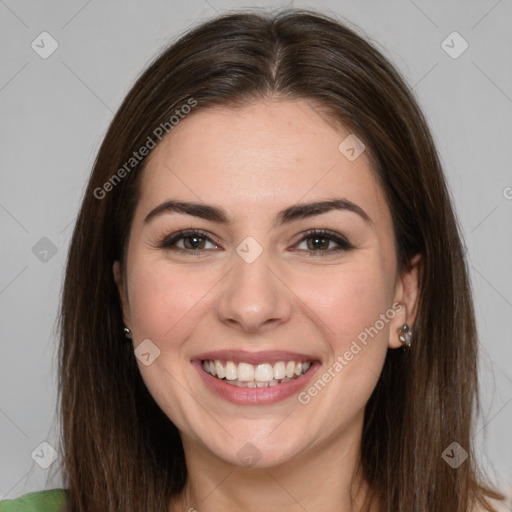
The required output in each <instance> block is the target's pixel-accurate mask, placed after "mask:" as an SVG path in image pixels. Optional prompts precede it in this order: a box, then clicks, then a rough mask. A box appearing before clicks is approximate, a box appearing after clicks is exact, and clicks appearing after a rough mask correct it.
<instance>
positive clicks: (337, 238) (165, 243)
mask: <svg viewBox="0 0 512 512" xmlns="http://www.w3.org/2000/svg"><path fill="white" fill-rule="evenodd" d="M194 235H198V237H199V238H203V239H205V240H206V241H208V242H210V243H212V244H213V245H215V246H216V248H219V247H220V248H222V246H221V244H220V243H219V242H218V241H217V240H216V238H215V237H214V236H213V235H211V234H210V233H208V232H206V231H203V230H202V229H195V228H188V229H183V230H179V231H176V232H175V233H172V234H171V235H168V236H165V237H163V238H162V240H161V241H160V242H159V243H158V247H159V248H161V249H171V248H172V249H173V250H175V251H180V252H184V253H188V254H199V253H205V252H208V251H211V250H213V249H184V248H182V247H176V246H174V247H172V246H173V245H174V244H176V242H178V241H179V240H182V239H184V238H187V237H191V236H194ZM299 236H300V237H301V238H300V239H299V240H298V241H297V242H295V243H294V244H293V246H292V247H293V249H291V250H292V251H294V250H299V251H305V252H307V253H309V254H310V255H324V254H332V253H336V252H340V251H349V250H350V249H353V248H354V246H353V245H352V244H351V243H350V242H349V241H348V240H347V238H346V237H345V236H343V235H341V234H340V233H337V232H336V231H331V230H329V229H309V230H307V231H304V232H303V233H301V234H300V235H299ZM314 236H316V237H323V238H326V239H327V240H330V241H331V242H334V243H335V244H337V247H335V248H331V249H327V250H320V249H318V250H313V249H296V247H297V245H299V244H301V243H302V242H304V241H305V240H307V239H308V238H312V237H314Z"/></svg>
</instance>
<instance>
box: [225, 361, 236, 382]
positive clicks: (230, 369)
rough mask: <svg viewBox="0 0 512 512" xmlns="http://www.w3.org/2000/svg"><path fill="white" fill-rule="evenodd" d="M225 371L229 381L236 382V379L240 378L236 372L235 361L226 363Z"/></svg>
mask: <svg viewBox="0 0 512 512" xmlns="http://www.w3.org/2000/svg"><path fill="white" fill-rule="evenodd" d="M225 371H226V379H227V380H236V378H237V377H238V375H237V372H236V366H235V363H233V361H228V362H227V363H226V368H225Z"/></svg>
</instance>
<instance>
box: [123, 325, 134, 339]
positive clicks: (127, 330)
mask: <svg viewBox="0 0 512 512" xmlns="http://www.w3.org/2000/svg"><path fill="white" fill-rule="evenodd" d="M123 331H124V335H125V336H126V337H127V338H131V337H132V331H130V329H128V327H125V328H124V329H123Z"/></svg>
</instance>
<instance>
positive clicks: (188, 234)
mask: <svg viewBox="0 0 512 512" xmlns="http://www.w3.org/2000/svg"><path fill="white" fill-rule="evenodd" d="M158 247H160V248H161V249H166V250H170V251H181V252H189V253H191V254H198V253H202V252H207V251H211V250H216V249H219V246H218V245H217V244H216V243H215V242H213V241H212V240H211V238H210V237H209V236H208V235H207V234H206V233H202V232H201V231H179V232H177V233H173V234H172V235H170V236H167V237H165V238H164V239H163V240H162V241H161V242H160V243H159V244H158Z"/></svg>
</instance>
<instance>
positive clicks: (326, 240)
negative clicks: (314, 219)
mask: <svg viewBox="0 0 512 512" xmlns="http://www.w3.org/2000/svg"><path fill="white" fill-rule="evenodd" d="M304 243H305V246H306V247H305V248H301V247H300V246H301V245H303V244H304ZM353 248H354V246H353V245H352V244H350V242H349V241H348V240H347V239H346V238H345V237H343V236H342V235H340V234H338V233H336V232H334V231H329V230H311V231H308V232H307V233H304V236H303V237H302V239H301V240H300V241H299V242H298V243H297V245H296V246H295V248H294V250H299V251H307V252H309V254H310V255H311V256H323V255H324V254H332V253H336V252H341V251H349V250H350V249H353Z"/></svg>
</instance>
